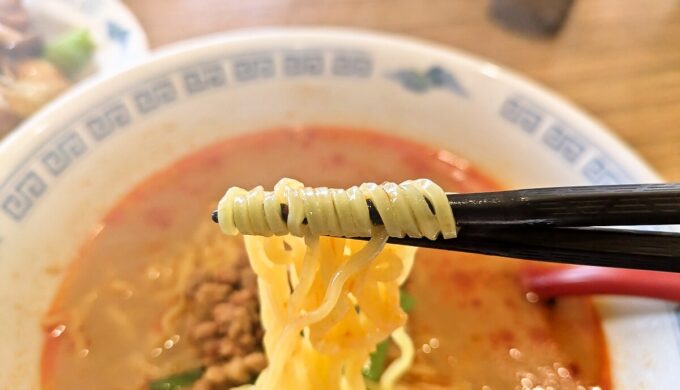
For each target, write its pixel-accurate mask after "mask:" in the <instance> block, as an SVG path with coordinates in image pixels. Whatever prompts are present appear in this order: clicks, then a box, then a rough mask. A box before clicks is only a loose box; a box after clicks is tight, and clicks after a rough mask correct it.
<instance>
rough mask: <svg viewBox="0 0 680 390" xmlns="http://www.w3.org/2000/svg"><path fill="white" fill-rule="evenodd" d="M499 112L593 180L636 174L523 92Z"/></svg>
mask: <svg viewBox="0 0 680 390" xmlns="http://www.w3.org/2000/svg"><path fill="white" fill-rule="evenodd" d="M499 115H500V117H501V118H503V119H504V120H505V121H507V122H509V123H510V124H512V125H513V126H514V127H517V128H518V129H520V130H522V131H523V132H524V133H526V135H527V136H529V137H532V138H535V139H536V140H537V142H541V143H542V144H543V145H544V146H545V147H546V148H547V149H548V150H550V151H551V152H552V153H554V154H557V155H558V156H559V158H560V159H561V160H562V161H564V162H565V163H567V164H569V165H570V166H572V168H573V169H578V170H579V171H580V173H581V175H582V176H583V177H584V178H585V179H587V180H588V181H589V182H590V183H592V184H600V185H606V184H624V183H631V182H633V181H634V180H633V178H632V177H631V176H630V174H628V172H626V171H625V169H624V168H623V167H621V165H619V164H618V163H617V162H616V161H615V160H614V159H612V158H611V157H609V156H608V155H607V153H605V152H604V151H603V150H602V149H601V148H599V147H598V146H597V145H596V144H595V143H593V142H591V141H589V140H588V139H587V138H586V137H585V136H584V135H583V134H582V133H581V132H580V131H579V130H578V129H576V128H575V127H574V126H571V125H570V124H569V123H568V122H566V121H565V120H563V119H562V118H560V117H558V116H557V115H555V114H553V113H551V112H550V111H548V110H546V109H545V108H543V107H541V106H540V105H539V104H537V103H536V102H534V101H532V100H531V99H529V98H527V97H525V96H521V95H517V94H514V95H510V96H508V97H507V98H506V99H505V101H504V102H503V104H502V105H501V107H500V110H499Z"/></svg>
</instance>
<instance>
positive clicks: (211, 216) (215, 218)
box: [210, 210, 220, 223]
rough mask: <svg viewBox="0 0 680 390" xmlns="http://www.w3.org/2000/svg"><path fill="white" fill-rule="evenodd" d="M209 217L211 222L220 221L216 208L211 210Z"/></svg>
mask: <svg viewBox="0 0 680 390" xmlns="http://www.w3.org/2000/svg"><path fill="white" fill-rule="evenodd" d="M210 218H211V219H212V220H213V222H215V223H220V217H219V216H218V214H217V210H215V211H213V212H212V214H211V215H210Z"/></svg>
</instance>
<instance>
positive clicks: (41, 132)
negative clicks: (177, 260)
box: [0, 29, 680, 389]
mask: <svg viewBox="0 0 680 390" xmlns="http://www.w3.org/2000/svg"><path fill="white" fill-rule="evenodd" d="M310 124H312V125H332V126H336V127H346V128H369V129H375V130H376V131H383V132H388V133H390V134H393V135H396V136H399V137H403V138H406V139H411V140H416V141H418V142H422V143H426V144H429V145H433V146H435V147H437V148H441V149H445V150H450V151H452V152H455V153H456V154H457V155H460V156H462V157H464V158H465V159H467V160H468V161H469V162H470V163H471V164H472V165H473V166H475V167H477V168H478V169H480V170H481V171H483V172H487V173H489V174H490V176H492V177H493V178H495V179H497V180H498V181H499V182H500V184H501V185H503V186H504V187H506V188H521V187H537V186H553V185H583V184H614V183H632V182H654V181H658V180H659V177H658V176H657V175H656V174H655V173H654V172H653V171H652V170H651V169H650V168H649V167H648V166H647V165H646V164H645V163H644V162H643V161H641V160H640V159H639V157H637V156H636V155H635V154H634V153H633V152H631V151H630V150H629V149H628V148H627V147H626V146H625V145H623V144H622V143H621V142H620V141H618V140H617V139H616V138H615V137H613V136H612V135H611V134H610V133H609V132H608V131H607V130H606V129H605V128H604V127H603V126H602V125H600V124H598V123H597V122H596V121H594V120H593V119H592V118H590V117H588V116H587V115H585V114H584V113H583V112H581V111H579V110H578V109H576V108H574V107H573V106H572V105H571V104H569V103H567V102H565V101H564V100H562V99H561V98H559V97H557V96H555V95H554V94H552V93H550V92H548V91H546V90H545V89H543V88H541V87H539V86H537V85H535V84H534V83H532V82H530V81H528V80H526V79H523V78H522V77H520V76H518V75H515V74H513V73H512V72H510V71H507V70H505V69H502V68H500V67H498V66H496V65H493V64H491V63H488V62H486V61H483V60H479V59H475V58H473V57H471V56H468V55H466V54H463V53H459V52H456V51H453V50H451V49H449V48H444V47H438V46H435V45H431V44H428V43H424V42H420V41H416V40H412V39H406V38H401V37H394V36H388V35H382V34H375V33H369V32H358V31H351V30H341V29H337V30H333V29H331V30H329V29H272V30H252V31H242V32H234V33H228V34H221V35H216V36H212V37H207V38H201V39H199V40H195V41H190V42H186V43H181V44H178V45H176V46H172V47H168V48H166V49H164V50H162V51H160V52H159V53H157V54H155V55H153V56H152V57H151V58H149V59H147V60H145V61H144V62H143V63H140V64H137V65H135V66H132V67H129V68H127V69H125V70H123V71H121V72H120V73H117V74H115V75H112V76H103V77H101V78H98V79H94V80H92V81H89V82H86V83H84V84H83V85H81V86H79V87H77V88H75V89H74V90H72V91H70V92H69V93H67V94H66V95H65V96H63V97H62V98H60V99H58V100H57V101H55V102H53V103H52V104H50V105H49V106H48V107H47V108H45V109H44V110H43V111H41V112H40V113H39V114H37V115H36V116H35V117H34V118H32V119H31V120H30V121H28V122H27V123H25V124H24V125H23V126H22V127H21V128H20V129H19V130H18V131H17V132H16V133H15V134H12V135H11V136H10V137H8V138H7V139H6V140H5V141H4V142H3V143H2V144H0V312H1V313H3V314H2V316H3V317H2V318H3V326H2V327H0V342H1V343H2V345H3V348H2V349H0V382H1V383H2V384H4V385H5V386H6V387H5V388H11V389H34V388H39V387H40V359H41V352H42V345H43V341H44V332H43V330H42V326H41V320H42V318H43V316H44V314H45V312H46V310H47V309H48V307H49V304H50V302H51V301H52V300H53V297H54V294H55V292H56V290H57V288H58V286H59V284H60V282H61V281H62V279H63V276H64V271H65V269H66V268H67V266H68V265H69V263H70V262H71V261H72V259H74V257H76V255H77V254H78V251H79V249H80V248H81V246H82V245H83V243H84V242H85V241H87V238H88V237H90V236H91V235H92V234H93V232H96V230H97V227H98V224H99V223H100V221H101V219H102V217H103V216H104V215H105V213H106V212H107V211H108V210H109V209H111V208H112V207H113V205H114V204H116V202H118V201H119V200H120V199H121V198H122V197H123V196H124V195H125V194H127V193H128V192H130V190H131V189H132V188H133V187H135V186H136V185H138V184H139V183H141V182H142V181H143V180H144V179H145V178H146V177H148V176H149V175H150V174H152V173H153V172H156V171H158V170H159V169H161V168H163V167H166V166H168V165H170V164H172V163H173V162H175V161H177V160H178V159H179V158H180V157H182V156H185V155H187V154H188V153H191V152H193V151H196V150H198V149H200V148H202V147H205V146H207V145H210V144H212V143H214V142H216V141H218V140H222V139H225V138H228V137H232V136H236V135H243V134H247V133H250V132H254V131H258V130H261V129H268V128H276V127H281V126H285V127H289V128H298V127H300V128H302V127H304V126H307V125H310ZM375 164H380V161H375ZM225 185H226V183H225ZM596 304H597V307H598V310H599V312H600V316H601V317H602V321H603V328H604V331H605V336H606V341H607V351H608V358H609V364H610V367H611V374H612V382H613V385H614V388H615V389H640V388H650V389H651V388H664V389H670V388H680V371H679V370H677V367H678V365H680V338H679V334H680V332H679V329H680V328H679V327H678V316H677V313H676V312H675V311H674V306H672V305H670V304H668V303H664V302H659V301H653V300H646V299H633V298H625V299H623V298H609V297H602V298H598V299H597V302H596Z"/></svg>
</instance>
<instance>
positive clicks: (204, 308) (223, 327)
mask: <svg viewBox="0 0 680 390" xmlns="http://www.w3.org/2000/svg"><path fill="white" fill-rule="evenodd" d="M187 300H188V303H189V307H190V308H191V312H190V313H189V329H190V332H189V336H190V342H191V343H192V345H193V346H194V347H195V348H196V349H197V351H198V354H199V356H200V357H201V360H202V364H203V366H204V367H205V371H204V373H203V376H202V377H201V379H199V380H198V382H196V383H195V384H194V387H193V389H194V390H217V389H228V388H231V387H233V386H238V385H242V384H245V383H249V382H252V381H253V380H254V379H255V378H256V377H257V375H258V374H259V373H260V371H262V370H263V369H264V368H265V367H266V366H267V360H266V358H265V355H264V352H263V349H262V336H263V333H264V332H263V329H262V326H261V324H260V305H259V301H258V298H257V277H256V275H255V274H254V272H253V271H252V269H251V268H250V265H249V263H248V259H247V258H246V257H245V256H243V257H241V258H239V259H238V260H237V261H236V262H235V263H234V264H232V265H230V266H228V267H226V268H224V269H220V270H218V271H215V272H202V273H199V274H197V275H195V276H194V277H193V280H192V282H191V283H190V285H189V288H188V290H187Z"/></svg>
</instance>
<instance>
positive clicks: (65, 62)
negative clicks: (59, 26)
mask: <svg viewBox="0 0 680 390" xmlns="http://www.w3.org/2000/svg"><path fill="white" fill-rule="evenodd" d="M94 49H95V45H94V42H93V41H92V37H90V33H89V32H88V31H87V30H85V29H79V30H73V31H71V32H69V33H67V34H66V35H63V36H61V37H59V38H58V39H57V40H55V41H53V42H50V43H48V44H47V45H46V46H45V51H44V53H43V55H44V57H45V59H47V60H48V61H49V62H51V63H52V64H53V65H54V66H56V67H57V68H59V70H61V71H62V72H63V73H64V74H66V75H67V76H69V77H72V76H74V75H76V74H77V73H78V72H80V71H81V70H82V69H83V68H84V67H85V65H87V63H88V62H89V61H90V58H92V54H93V53H94Z"/></svg>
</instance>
